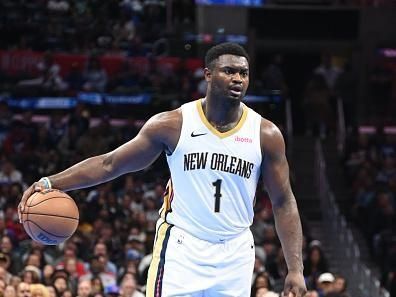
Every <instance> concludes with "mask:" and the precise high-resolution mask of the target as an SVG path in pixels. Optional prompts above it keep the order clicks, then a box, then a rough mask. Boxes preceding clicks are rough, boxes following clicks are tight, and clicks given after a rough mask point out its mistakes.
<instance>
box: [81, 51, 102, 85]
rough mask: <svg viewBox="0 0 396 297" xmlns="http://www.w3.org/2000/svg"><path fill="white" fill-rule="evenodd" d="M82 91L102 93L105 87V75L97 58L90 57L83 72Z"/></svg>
mask: <svg viewBox="0 0 396 297" xmlns="http://www.w3.org/2000/svg"><path fill="white" fill-rule="evenodd" d="M84 80H85V83H84V85H83V90H84V91H88V92H103V91H104V90H105V88H106V85H107V73H106V71H105V69H104V68H102V66H101V64H100V60H99V57H96V56H91V57H90V59H89V60H88V64H87V67H86V69H85V72H84Z"/></svg>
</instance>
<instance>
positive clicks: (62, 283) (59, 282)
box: [52, 269, 69, 296]
mask: <svg viewBox="0 0 396 297" xmlns="http://www.w3.org/2000/svg"><path fill="white" fill-rule="evenodd" d="M52 284H53V285H54V287H55V289H56V292H57V293H58V295H59V296H62V295H63V293H64V292H65V291H66V290H68V289H69V273H68V272H67V271H66V270H64V269H57V270H55V272H54V275H53V276H52Z"/></svg>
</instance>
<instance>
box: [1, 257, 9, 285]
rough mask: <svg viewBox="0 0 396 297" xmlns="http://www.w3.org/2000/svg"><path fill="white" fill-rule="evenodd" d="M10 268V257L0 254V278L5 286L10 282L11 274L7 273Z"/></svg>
mask: <svg viewBox="0 0 396 297" xmlns="http://www.w3.org/2000/svg"><path fill="white" fill-rule="evenodd" d="M9 267H10V256H9V255H7V254H4V253H0V278H1V279H3V280H4V281H5V282H6V283H7V284H8V283H9V282H10V280H11V277H12V274H11V273H10V272H9V271H8V269H9Z"/></svg>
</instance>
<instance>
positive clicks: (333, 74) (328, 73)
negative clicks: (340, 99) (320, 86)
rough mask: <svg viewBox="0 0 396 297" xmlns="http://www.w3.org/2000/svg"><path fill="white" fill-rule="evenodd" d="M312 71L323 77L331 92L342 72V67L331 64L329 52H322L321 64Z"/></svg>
mask: <svg viewBox="0 0 396 297" xmlns="http://www.w3.org/2000/svg"><path fill="white" fill-rule="evenodd" d="M314 73H315V74H317V75H320V76H322V77H323V79H324V81H325V83H326V85H327V88H328V89H329V90H330V91H331V92H333V91H334V87H335V84H336V82H337V79H338V77H339V76H340V74H341V73H342V69H340V68H339V67H337V66H335V65H333V63H332V56H331V54H330V53H323V54H322V62H321V64H320V65H319V66H318V67H317V68H316V69H315V70H314Z"/></svg>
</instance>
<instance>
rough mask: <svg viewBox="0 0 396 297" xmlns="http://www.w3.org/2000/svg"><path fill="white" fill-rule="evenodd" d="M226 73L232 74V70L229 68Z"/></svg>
mask: <svg viewBox="0 0 396 297" xmlns="http://www.w3.org/2000/svg"><path fill="white" fill-rule="evenodd" d="M224 73H225V74H232V71H231V69H228V68H227V69H225V70H224Z"/></svg>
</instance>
